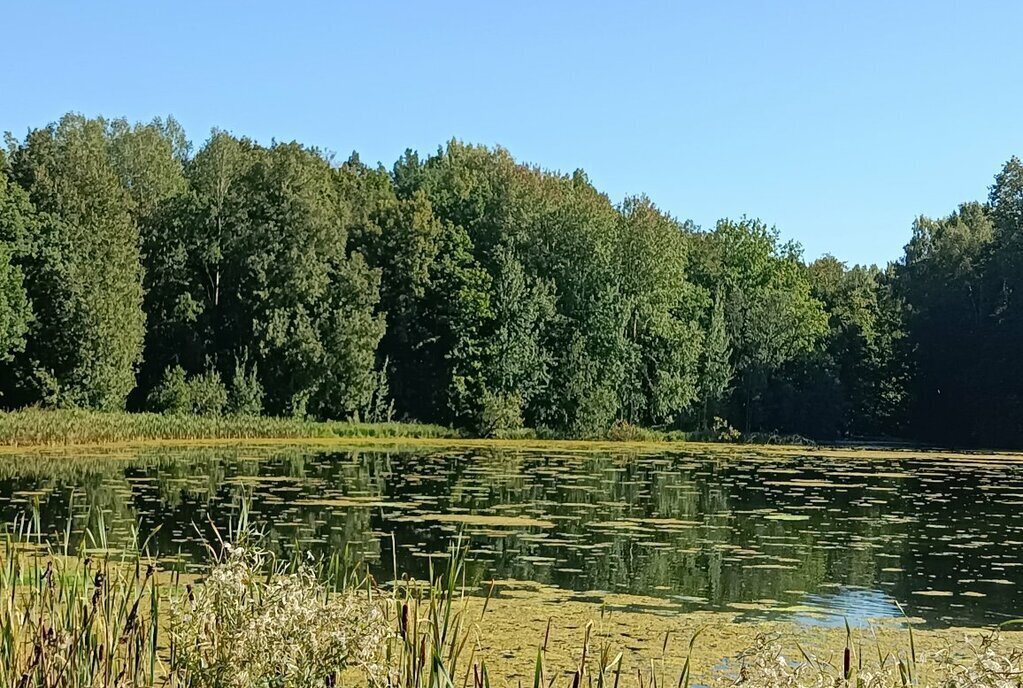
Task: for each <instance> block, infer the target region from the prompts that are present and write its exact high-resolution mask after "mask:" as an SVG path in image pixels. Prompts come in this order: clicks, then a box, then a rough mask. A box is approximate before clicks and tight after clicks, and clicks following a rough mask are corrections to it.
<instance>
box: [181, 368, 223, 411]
mask: <svg viewBox="0 0 1023 688" xmlns="http://www.w3.org/2000/svg"><path fill="white" fill-rule="evenodd" d="M188 396H189V399H190V401H191V402H192V412H193V413H195V414H196V415H199V416H220V415H223V413H224V409H225V408H226V407H227V401H228V394H227V388H226V387H224V382H223V381H222V380H221V379H220V374H219V373H217V372H216V371H215V370H207V371H205V372H203V373H200V374H198V375H196V376H194V377H193V378H192V379H190V380H189V381H188Z"/></svg>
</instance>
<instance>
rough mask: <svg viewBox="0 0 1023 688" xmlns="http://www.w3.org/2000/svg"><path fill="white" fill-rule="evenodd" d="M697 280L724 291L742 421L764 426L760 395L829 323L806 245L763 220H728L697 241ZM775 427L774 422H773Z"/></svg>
mask: <svg viewBox="0 0 1023 688" xmlns="http://www.w3.org/2000/svg"><path fill="white" fill-rule="evenodd" d="M698 252H699V256H698V262H697V266H696V269H695V275H696V279H697V280H698V282H699V283H701V284H702V285H703V286H704V287H705V288H706V289H708V291H710V290H713V289H720V290H722V293H723V297H722V298H724V300H725V313H726V331H727V333H728V340H729V342H730V343H731V347H732V365H733V368H734V370H735V373H736V376H737V377H738V379H739V381H740V387H739V388H737V389H736V391H735V393H734V394H733V406H735V407H736V408H737V410H738V412H739V414H741V418H742V421H741V424H742V427H743V428H744V429H745V430H747V431H749V430H752V429H753V428H754V427H755V426H759V424H760V422H761V419H760V418H759V417H758V416H759V414H760V412H761V410H762V409H761V399H760V395H761V393H762V392H763V391H764V390H765V389H767V387H768V384H769V381H770V379H771V376H772V375H773V374H774V373H776V372H777V371H780V369H781V368H782V367H783V366H784V365H786V364H788V363H789V362H791V361H793V360H795V359H796V358H797V357H798V356H799V355H801V354H804V353H806V352H809V351H811V350H812V349H813V348H814V347H815V346H817V344H818V343H819V341H820V339H821V337H822V336H823V335H824V333H825V331H826V328H827V320H826V317H825V314H824V310H823V307H822V304H821V303H820V301H818V300H817V299H815V298H814V297H813V295H812V294H811V293H810V282H809V278H808V275H807V272H806V268H805V266H804V265H803V263H802V262H801V256H800V250H799V247H798V246H797V245H795V244H792V243H788V244H782V243H780V241H779V238H778V232H777V231H776V230H774V229H770V228H768V227H767V225H765V224H764V223H762V222H760V221H759V220H749V219H743V220H740V221H739V222H733V221H730V220H721V221H720V222H718V224H717V227H716V228H715V229H714V231H713V232H711V233H709V234H705V235H703V236H702V237H701V241H700V242H699V244H698ZM771 429H774V428H771Z"/></svg>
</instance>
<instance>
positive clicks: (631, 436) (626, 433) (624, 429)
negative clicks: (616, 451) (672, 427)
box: [607, 419, 661, 442]
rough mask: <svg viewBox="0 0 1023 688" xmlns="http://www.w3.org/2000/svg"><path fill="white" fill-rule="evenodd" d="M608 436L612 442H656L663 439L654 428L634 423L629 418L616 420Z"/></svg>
mask: <svg viewBox="0 0 1023 688" xmlns="http://www.w3.org/2000/svg"><path fill="white" fill-rule="evenodd" d="M607 438H608V439H609V440H611V441H612V442H654V441H657V440H659V439H661V437H660V435H658V433H656V432H654V431H653V430H647V429H646V428H641V427H639V426H638V425H633V424H632V423H630V422H629V421H627V420H622V419H619V420H616V421H615V422H614V425H612V426H611V428H610V429H609V430H608V431H607Z"/></svg>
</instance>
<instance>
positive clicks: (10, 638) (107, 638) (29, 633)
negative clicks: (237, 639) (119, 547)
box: [0, 517, 164, 688]
mask: <svg viewBox="0 0 1023 688" xmlns="http://www.w3.org/2000/svg"><path fill="white" fill-rule="evenodd" d="M41 537H42V536H41V534H40V532H39V520H38V517H34V518H31V519H21V520H19V521H18V522H16V523H15V525H14V527H13V529H7V530H6V532H5V533H4V538H3V540H4V564H3V568H2V569H0V598H2V601H0V685H3V686H17V687H18V688H28V687H29V686H39V687H46V688H79V687H82V686H115V685H117V686H153V685H155V684H156V681H157V679H158V676H159V675H161V674H163V673H164V668H163V666H162V663H161V661H160V659H159V652H158V640H157V639H158V627H159V623H160V599H161V593H160V590H159V586H158V583H157V581H156V579H155V577H154V572H155V568H154V567H153V565H152V564H151V563H146V562H145V561H144V557H143V556H142V555H141V552H140V551H135V552H133V553H131V554H128V555H125V557H123V558H121V559H114V558H111V557H100V558H96V559H94V558H92V557H89V556H84V557H71V556H68V553H67V551H66V549H65V551H64V552H61V553H55V552H52V551H49V550H45V549H43V541H42V539H41ZM33 541H34V542H33ZM96 544H97V545H98V547H99V548H100V549H105V543H104V542H102V540H101V541H100V542H99V543H96Z"/></svg>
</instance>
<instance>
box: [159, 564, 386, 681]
mask: <svg viewBox="0 0 1023 688" xmlns="http://www.w3.org/2000/svg"><path fill="white" fill-rule="evenodd" d="M268 564H269V556H268V555H266V554H265V553H263V552H261V551H259V550H255V549H248V548H243V547H228V549H227V555H226V557H225V558H224V559H223V560H222V561H221V562H220V563H219V564H217V565H216V566H214V567H213V569H212V570H211V571H210V572H209V575H208V576H207V577H206V578H205V580H204V582H203V584H202V585H201V586H197V587H196V589H195V591H194V592H193V593H192V595H193V596H192V597H191V598H190V599H188V598H186V599H182V600H180V601H179V602H178V603H177V604H175V605H173V606H172V609H171V621H170V629H171V646H172V647H174V648H175V653H176V655H175V657H174V660H175V661H174V669H175V672H176V674H177V678H179V679H180V683H181V685H188V686H194V687H195V688H249V686H286V687H288V688H323V686H332V685H336V684H338V683H340V676H341V672H342V671H344V670H345V669H347V668H350V667H359V668H362V669H364V670H365V671H366V672H367V673H368V678H369V683H370V684H371V685H373V684H379V683H381V682H382V679H383V678H384V676H385V675H386V670H385V669H384V667H383V661H384V657H383V650H382V648H383V647H384V646H385V644H386V642H385V641H386V639H387V635H388V626H387V622H386V619H385V617H384V614H383V611H382V609H381V607H380V605H379V604H377V603H374V602H373V601H372V597H371V596H369V595H365V594H364V592H363V591H362V590H355V591H349V592H347V593H331V592H330V590H329V589H328V588H327V587H326V586H325V585H323V584H322V583H320V582H319V581H318V580H317V578H316V575H315V572H314V571H313V570H312V569H311V568H309V567H305V566H300V567H299V568H298V570H297V572H295V573H287V572H285V571H284V570H283V569H282V568H280V567H278V568H276V569H274V570H271V572H270V574H269V575H268V574H267V566H268Z"/></svg>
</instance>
